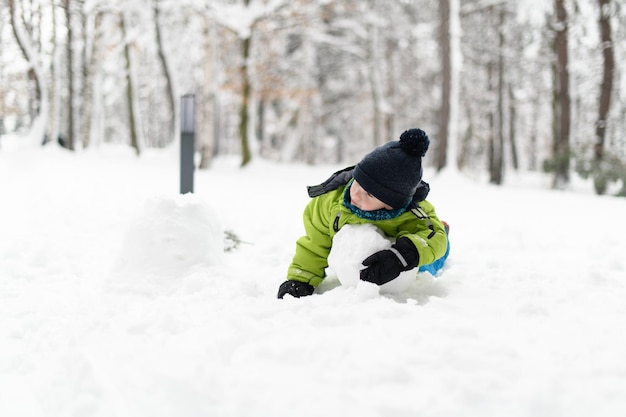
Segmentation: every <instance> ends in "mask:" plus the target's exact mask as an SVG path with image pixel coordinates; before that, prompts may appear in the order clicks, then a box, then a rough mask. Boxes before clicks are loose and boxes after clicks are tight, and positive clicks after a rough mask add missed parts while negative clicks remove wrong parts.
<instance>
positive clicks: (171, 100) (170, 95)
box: [152, 0, 176, 141]
mask: <svg viewBox="0 0 626 417" xmlns="http://www.w3.org/2000/svg"><path fill="white" fill-rule="evenodd" d="M152 9H153V11H154V31H155V36H156V45H157V52H158V55H159V62H160V63H161V68H162V70H163V75H164V76H165V82H166V91H165V95H166V97H167V101H168V105H169V107H170V128H169V134H170V137H169V140H171V141H173V140H174V139H175V135H176V131H175V130H176V96H175V93H174V85H173V83H172V75H171V71H170V67H169V64H168V62H167V57H166V56H165V51H164V49H163V42H162V40H161V27H160V26H159V14H160V10H159V0H154V3H153V7H152Z"/></svg>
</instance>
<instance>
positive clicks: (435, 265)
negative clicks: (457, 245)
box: [418, 240, 450, 276]
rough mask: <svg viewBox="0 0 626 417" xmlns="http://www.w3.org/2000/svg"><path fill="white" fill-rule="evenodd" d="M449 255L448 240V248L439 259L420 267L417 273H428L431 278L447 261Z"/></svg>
mask: <svg viewBox="0 0 626 417" xmlns="http://www.w3.org/2000/svg"><path fill="white" fill-rule="evenodd" d="M449 254H450V240H448V247H447V248H446V253H444V254H443V256H442V257H441V258H439V259H437V260H436V261H435V262H433V263H432V264H428V265H422V266H420V267H419V270H418V271H419V272H430V273H431V275H433V276H435V275H437V272H439V271H440V270H441V268H443V265H444V263H445V262H446V259H448V255H449Z"/></svg>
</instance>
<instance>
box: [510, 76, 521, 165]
mask: <svg viewBox="0 0 626 417" xmlns="http://www.w3.org/2000/svg"><path fill="white" fill-rule="evenodd" d="M508 89H509V144H510V146H511V165H512V166H513V169H514V170H515V171H517V170H518V169H519V155H518V151H517V141H516V138H517V129H516V128H515V124H516V121H517V120H516V119H517V107H516V101H515V94H514V93H513V86H512V85H511V84H509V85H508Z"/></svg>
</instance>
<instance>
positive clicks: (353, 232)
mask: <svg viewBox="0 0 626 417" xmlns="http://www.w3.org/2000/svg"><path fill="white" fill-rule="evenodd" d="M392 244H393V241H392V240H390V239H388V238H386V237H385V236H384V235H383V233H382V232H381V231H380V229H378V228H377V227H376V226H374V225H373V224H348V225H345V226H343V227H342V228H341V230H339V232H337V234H336V235H335V237H334V238H333V246H332V248H331V250H330V254H329V255H328V268H329V269H330V270H331V271H332V272H333V273H335V274H336V275H337V279H338V280H339V282H341V285H343V286H346V287H357V286H362V285H371V284H370V283H368V282H363V281H361V280H360V278H359V277H360V271H361V269H363V265H362V262H363V260H364V259H365V258H367V257H368V256H370V255H371V254H373V253H375V252H378V251H380V250H384V249H388V248H389V247H391V245H392ZM416 273H417V272H416V271H415V270H411V271H406V272H402V273H400V275H399V276H398V277H397V278H396V279H394V280H391V281H389V282H388V283H386V284H384V285H381V286H380V287H379V288H380V292H381V293H398V292H402V291H405V290H406V289H408V288H409V286H410V285H411V283H413V282H414V281H415V278H416Z"/></svg>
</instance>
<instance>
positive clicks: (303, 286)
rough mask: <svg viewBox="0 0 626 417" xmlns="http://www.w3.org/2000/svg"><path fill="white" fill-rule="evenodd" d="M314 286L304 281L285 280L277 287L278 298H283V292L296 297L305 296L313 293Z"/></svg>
mask: <svg viewBox="0 0 626 417" xmlns="http://www.w3.org/2000/svg"><path fill="white" fill-rule="evenodd" d="M314 290H315V287H313V286H312V285H310V284H307V283H306V282H300V281H285V282H283V283H282V284H280V287H278V298H283V297H284V296H285V294H289V295H292V296H294V297H296V298H300V297H305V296H307V295H311V294H313V291H314Z"/></svg>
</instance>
